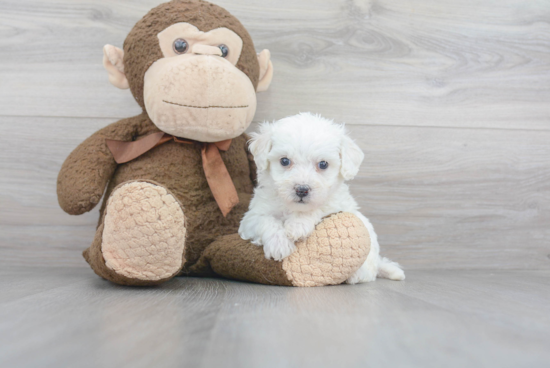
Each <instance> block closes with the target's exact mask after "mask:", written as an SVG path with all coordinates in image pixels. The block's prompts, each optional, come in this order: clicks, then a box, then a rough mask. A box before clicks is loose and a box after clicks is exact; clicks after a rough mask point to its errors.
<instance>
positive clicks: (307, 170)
mask: <svg viewBox="0 0 550 368" xmlns="http://www.w3.org/2000/svg"><path fill="white" fill-rule="evenodd" d="M251 136H252V139H251V141H250V151H251V152H252V154H253V155H254V161H255V162H256V166H257V168H258V186H257V187H256V189H255V190H254V197H253V198H252V201H251V202H250V207H249V210H248V212H247V213H246V214H245V215H244V217H243V220H242V222H241V225H240V228H239V235H240V236H241V237H242V238H243V239H248V240H251V242H252V243H253V244H256V245H258V246H263V249H264V253H265V257H266V258H268V259H270V258H273V259H275V260H278V261H280V260H282V259H284V258H286V257H288V256H289V255H290V254H292V252H293V251H294V249H295V245H294V242H295V241H297V240H300V239H304V238H307V237H308V236H309V234H311V233H312V232H313V230H314V229H315V225H317V224H318V223H319V222H321V220H322V219H323V217H325V216H328V215H330V214H333V213H336V212H341V211H342V212H350V213H353V214H355V215H356V216H357V217H359V218H360V219H361V220H362V221H363V223H364V224H365V226H366V227H367V229H368V231H369V235H370V239H371V248H370V253H369V255H368V257H367V260H366V261H365V263H364V264H363V265H362V266H361V268H359V270H357V272H356V273H355V274H354V275H353V276H352V277H350V278H349V279H348V280H347V281H346V282H347V283H349V284H355V283H358V282H367V281H374V280H375V279H376V276H377V275H378V276H380V277H384V278H388V279H392V280H403V279H405V274H404V272H403V270H402V269H401V268H400V266H399V265H398V264H397V263H395V262H392V261H390V260H389V259H387V258H381V257H380V255H379V251H380V246H379V245H378V240H377V236H376V233H375V232H374V228H373V227H372V224H371V223H370V222H369V220H368V219H367V218H366V217H365V216H363V215H362V214H361V213H360V212H359V206H358V205H357V202H355V200H354V199H353V197H352V196H351V194H350V191H349V187H348V186H347V185H346V184H345V181H347V180H351V179H353V178H354V177H355V175H357V172H358V171H359V166H360V165H361V162H362V161H363V157H364V155H363V152H362V151H361V149H360V148H359V147H358V146H357V144H355V142H354V141H353V140H352V139H351V138H350V137H348V136H347V135H346V132H345V130H344V127H343V126H342V125H337V124H334V123H333V122H332V121H330V120H327V119H324V118H322V117H320V116H315V115H312V114H310V113H303V114H299V115H295V116H290V117H287V118H284V119H282V120H279V121H277V122H275V123H272V124H270V123H263V124H261V125H260V130H259V133H252V134H251Z"/></svg>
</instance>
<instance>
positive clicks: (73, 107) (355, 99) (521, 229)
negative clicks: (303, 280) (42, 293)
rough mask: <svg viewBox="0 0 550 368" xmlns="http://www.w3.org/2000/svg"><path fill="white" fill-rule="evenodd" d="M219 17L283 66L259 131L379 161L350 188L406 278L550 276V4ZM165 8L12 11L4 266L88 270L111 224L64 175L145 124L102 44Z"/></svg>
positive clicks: (241, 7)
mask: <svg viewBox="0 0 550 368" xmlns="http://www.w3.org/2000/svg"><path fill="white" fill-rule="evenodd" d="M215 2H216V3H217V4H219V5H221V6H224V7H225V8H227V9H228V10H229V11H231V12H232V13H233V14H234V15H236V16H237V17H238V18H239V19H240V20H241V22H242V23H243V24H244V25H245V26H246V27H247V28H248V30H249V32H250V33H251V35H252V37H253V39H254V41H255V44H256V48H257V49H258V50H261V49H263V48H268V49H269V50H271V52H272V58H273V63H274V66H275V79H274V81H273V84H272V86H271V89H270V90H269V91H268V92H265V93H263V94H261V95H259V101H258V111H257V114H256V118H255V120H256V122H258V121H262V120H273V119H278V118H281V117H284V116H286V115H290V114H294V113H297V112H299V111H313V112H318V113H321V114H323V115H325V116H326V117H329V118H333V119H335V120H336V121H339V122H345V123H346V124H347V126H348V129H349V130H350V132H351V133H352V135H353V137H354V138H355V139H356V140H357V142H358V143H359V144H360V146H361V147H362V148H363V150H364V151H365V153H366V159H365V162H364V164H363V167H362V169H361V172H360V175H359V177H358V178H357V179H356V180H355V181H354V182H353V184H352V190H353V192H354V194H355V195H356V197H357V198H358V200H359V202H360V204H361V205H362V207H363V209H364V212H365V214H366V215H367V216H368V217H370V218H371V220H372V222H373V223H374V225H375V227H376V229H377V230H378V233H379V237H380V241H381V244H382V249H383V253H384V254H385V255H388V256H390V257H392V258H393V259H395V260H397V261H399V262H401V263H402V264H403V265H404V266H405V267H407V268H409V269H413V268H506V269H514V268H519V269H521V268H548V267H549V266H550V259H549V257H550V240H549V239H550V2H549V1H523V0H500V1H488V0H481V1H478V0H470V1H465V0H460V1H459V0H426V1H408V0H381V1H351V0H350V1H345V0H338V1H337V0H308V1H305V0H304V1H294V0H293V1H290V0H277V1H275V0H273V1H265V0H262V1H250V0H247V1H245V0H232V1H228V0H223V1H215ZM158 3H159V1H130V0H125V1H106V0H99V1H91V0H90V1H84V0H50V1H36V0H28V1H27V0H26V1H19V0H2V1H1V2H0V128H1V132H2V133H1V134H0V147H1V150H0V170H1V171H0V265H1V264H15V265H28V266H34V265H39V264H45V265H51V266H60V265H69V266H82V265H83V261H82V259H81V257H80V252H81V251H82V250H83V249H84V248H85V247H87V245H88V244H89V243H90V241H91V239H92V237H93V233H94V225H95V222H96V221H97V210H94V211H93V212H92V213H89V214H86V215H83V216H78V217H71V216H69V215H66V214H64V213H63V212H62V211H61V210H60V209H59V207H58V205H57V199H56V195H55V180H56V176H57V172H58V170H59V168H60V166H61V164H62V162H63V160H64V159H65V157H66V156H67V155H68V154H69V152H70V151H71V150H72V149H73V148H74V147H75V146H76V145H77V144H78V143H80V142H81V141H82V140H83V139H85V138H86V137H87V136H89V135H90V134H92V133H93V132H94V131H96V130H97V129H99V128H101V127H103V126H105V125H107V124H109V123H111V122H114V121H116V120H117V119H119V118H123V117H128V116H132V115H135V114H137V113H139V108H138V107H137V104H136V103H135V102H134V100H133V98H132V97H131V95H130V93H129V92H128V91H120V90H117V89H116V88H114V87H112V86H111V85H110V84H109V83H108V81H107V77H106V74H105V72H104V71H103V68H102V65H101V58H102V46H103V45H104V44H106V43H111V44H114V45H117V46H121V45H122V42H123V40H124V38H125V36H126V34H127V33H128V31H129V30H130V28H131V27H132V26H133V24H134V23H135V22H136V21H137V20H138V19H139V18H140V17H141V16H143V14H145V13H146V11H147V10H148V9H150V8H152V7H153V6H154V5H156V4H158ZM251 129H254V125H253V126H252V128H251Z"/></svg>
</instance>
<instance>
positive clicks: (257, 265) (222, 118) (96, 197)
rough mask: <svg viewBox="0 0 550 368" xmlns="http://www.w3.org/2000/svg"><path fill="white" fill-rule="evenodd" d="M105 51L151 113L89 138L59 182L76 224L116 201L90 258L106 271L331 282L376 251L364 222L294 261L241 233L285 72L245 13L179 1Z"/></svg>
mask: <svg viewBox="0 0 550 368" xmlns="http://www.w3.org/2000/svg"><path fill="white" fill-rule="evenodd" d="M103 51H104V59H103V64H104V66H105V69H106V70H107V72H108V74H109V80H110V82H111V83H112V84H113V85H115V86H116V87H118V88H122V89H127V88H129V89H130V91H131V92H132V94H133V96H134V98H135V100H136V101H137V103H138V104H139V105H140V106H141V107H142V109H143V112H142V113H141V114H140V115H138V116H134V117H131V118H127V119H122V120H120V121H118V122H116V123H113V124H111V125H108V126H107V127H105V128H103V129H101V130H99V131H98V132H96V133H95V134H93V135H92V136H91V137H89V138H88V139H86V140H85V141H84V142H83V143H82V144H80V145H79V146H78V147H77V148H76V149H75V150H74V151H73V152H72V153H71V154H70V155H69V157H68V158H67V159H66V161H65V162H64V164H63V166H62V168H61V171H60V173H59V176H58V181H57V195H58V200H59V204H60V206H61V208H62V209H63V210H64V211H66V212H67V213H69V214H71V215H79V214H82V213H85V212H87V211H90V210H91V209H93V208H94V207H95V206H96V205H97V204H98V203H99V201H100V199H101V197H103V196H104V198H105V199H104V201H103V203H102V206H101V210H100V219H99V223H98V227H97V231H96V234H95V238H94V240H93V242H92V245H91V246H90V247H89V248H88V249H86V250H85V251H84V254H83V255H84V258H85V259H86V261H87V262H88V263H89V264H90V266H91V267H92V269H93V270H94V271H95V273H97V274H98V275H99V276H101V277H103V278H105V279H107V280H109V281H112V282H114V283H117V284H123V285H156V284H160V283H163V282H165V281H167V280H170V279H171V278H173V277H175V276H182V275H190V276H222V277H227V278H232V279H238V280H245V281H250V282H258V283H264V284H272V285H289V286H320V285H329V284H339V283H342V282H343V281H345V280H346V279H347V278H348V277H350V276H351V275H352V274H353V273H354V272H355V271H356V270H357V269H358V268H359V267H360V265H361V264H362V263H363V262H364V260H365V259H366V257H367V255H368V252H369V244H370V243H369V239H368V233H367V230H366V229H365V228H364V226H363V225H362V223H361V221H360V220H359V219H357V218H356V217H355V216H353V215H351V214H347V213H339V214H335V215H332V216H330V217H329V218H326V219H324V220H323V222H321V223H320V224H319V225H318V227H317V229H316V230H315V232H314V233H313V234H312V235H311V236H310V237H309V238H308V239H307V240H305V241H303V242H301V243H298V244H297V250H296V252H295V253H294V254H292V255H291V256H289V257H288V258H286V259H285V260H283V261H282V262H277V261H274V260H268V259H265V257H264V254H263V251H262V249H261V248H260V247H258V246H255V245H253V244H251V243H249V242H248V241H244V240H242V239H241V238H240V237H239V236H238V235H237V234H236V233H237V230H238V227H239V222H240V220H241V218H242V216H243V214H244V213H245V212H246V210H247V207H248V204H249V202H250V198H251V195H252V192H253V188H254V180H255V173H256V169H255V164H254V159H253V157H252V155H251V154H250V153H249V151H248V146H247V140H248V137H247V135H246V134H245V133H244V132H245V130H246V129H247V128H248V126H249V125H250V123H251V122H252V119H253V117H254V113H255V111H256V92H260V91H265V90H266V89H267V88H268V86H269V84H270V82H271V79H272V76H273V66H272V64H271V61H270V53H269V51H268V50H263V51H262V52H260V53H259V54H256V51H255V49H254V44H253V43H252V39H251V38H250V35H249V34H248V32H247V31H246V29H245V28H244V27H243V25H242V24H241V23H240V22H239V21H238V20H237V19H236V18H235V17H233V16H232V15H231V14H229V13H228V12H227V11H226V10H225V9H222V8H220V7H218V6H216V5H214V4H210V3H208V2H205V1H201V0H174V1H171V2H168V3H165V4H161V5H159V6H157V7H156V8H154V9H152V10H151V11H150V12H149V13H148V14H146V15H145V16H144V17H143V18H142V19H141V20H140V21H138V22H137V24H136V25H135V26H134V28H133V29H132V30H131V31H130V33H129V34H128V36H127V38H126V40H125V41H124V46H123V49H120V48H117V47H114V46H111V45H107V46H105V47H104V50H103Z"/></svg>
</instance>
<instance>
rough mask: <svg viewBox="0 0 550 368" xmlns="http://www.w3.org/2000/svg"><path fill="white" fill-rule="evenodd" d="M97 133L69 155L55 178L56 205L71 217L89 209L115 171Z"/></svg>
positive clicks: (114, 165) (95, 203) (101, 136)
mask: <svg viewBox="0 0 550 368" xmlns="http://www.w3.org/2000/svg"><path fill="white" fill-rule="evenodd" d="M100 132H101V131H99V132H97V133H95V134H94V135H92V136H91V137H89V138H88V139H86V140H85V141H84V142H82V143H81V144H80V145H79V146H78V147H76V149H75V150H74V151H73V152H71V154H70V155H69V157H67V159H66V160H65V162H64V163H63V166H62V167H61V171H60V172H59V175H58V176H57V199H58V201H59V205H60V206H61V208H62V209H63V210H64V211H65V212H67V213H69V214H71V215H80V214H83V213H84V212H88V211H90V210H91V209H93V208H94V207H95V206H96V205H97V204H98V203H99V200H100V199H101V197H102V195H103V192H104V191H105V186H106V185H107V182H108V181H109V179H110V178H111V176H112V175H113V173H114V171H115V168H116V165H117V164H116V162H115V160H114V159H113V156H112V155H111V152H110V151H109V149H108V148H107V146H106V144H105V138H104V136H103V135H102V134H99V133H100Z"/></svg>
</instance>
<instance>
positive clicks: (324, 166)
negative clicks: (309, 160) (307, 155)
mask: <svg viewBox="0 0 550 368" xmlns="http://www.w3.org/2000/svg"><path fill="white" fill-rule="evenodd" d="M317 166H318V167H319V169H321V170H326V169H327V168H328V162H326V161H321V162H319V163H318V164H317Z"/></svg>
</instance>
